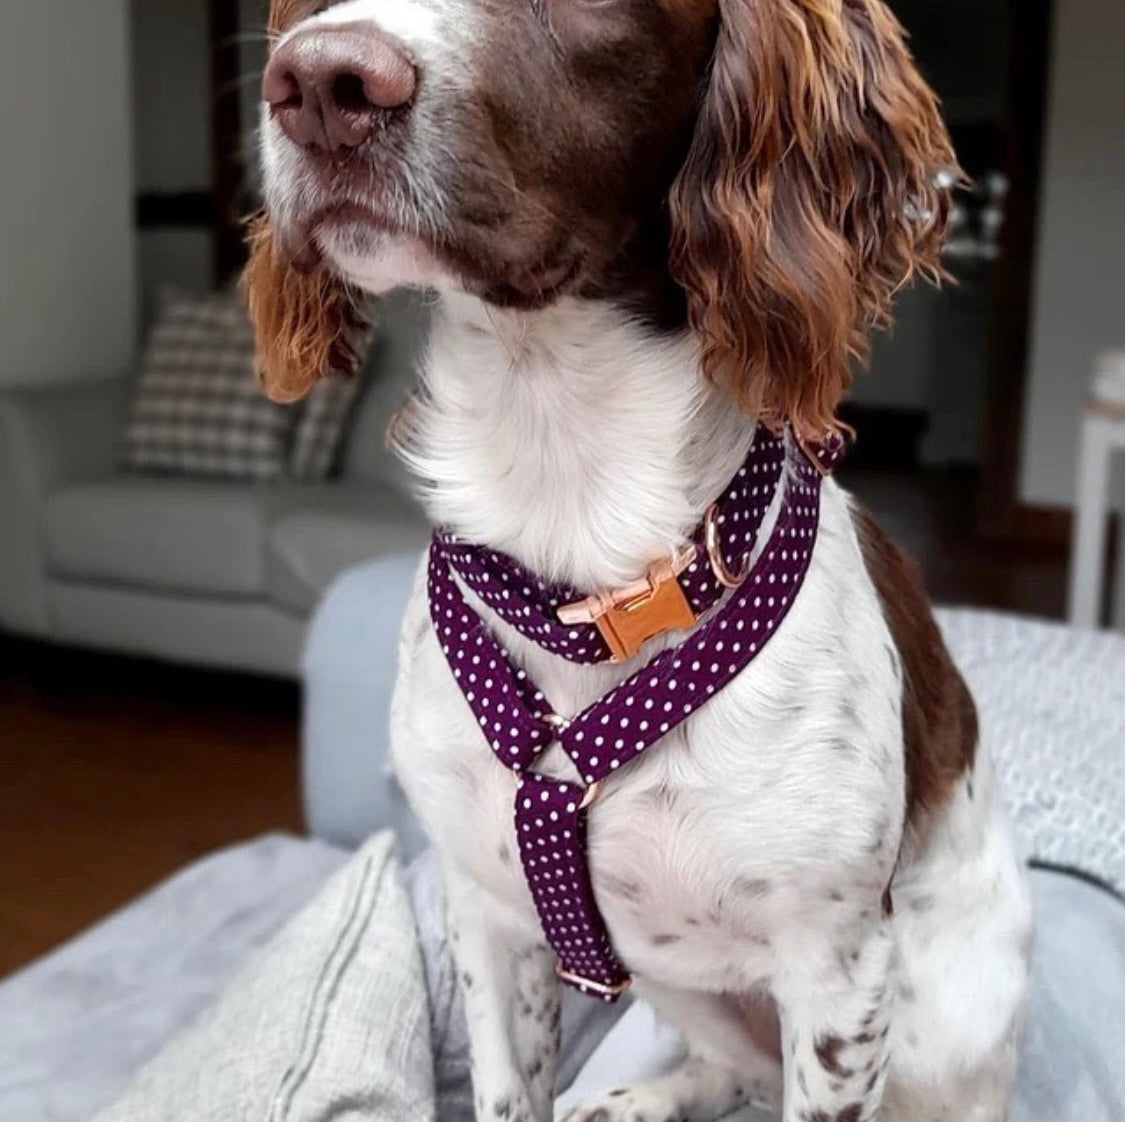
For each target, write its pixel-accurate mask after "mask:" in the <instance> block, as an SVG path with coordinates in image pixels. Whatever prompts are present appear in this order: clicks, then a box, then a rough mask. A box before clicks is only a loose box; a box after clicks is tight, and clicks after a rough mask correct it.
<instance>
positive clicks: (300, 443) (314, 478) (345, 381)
mask: <svg viewBox="0 0 1125 1122" xmlns="http://www.w3.org/2000/svg"><path fill="white" fill-rule="evenodd" d="M362 393H363V380H362V377H361V376H360V375H358V374H357V375H355V376H354V377H351V378H326V379H323V380H322V381H320V382H317V384H316V385H315V386H314V387H313V391H312V393H311V394H309V397H308V400H307V401H306V402H305V406H304V410H303V412H302V413H301V419H300V420H299V421H298V422H297V429H296V432H294V434H293V449H292V451H291V452H290V455H289V474H290V475H291V476H292V477H293V478H294V479H296V480H298V481H300V482H301V483H320V482H321V481H323V480H325V479H327V478H328V477H329V476H330V475H332V473H333V471H334V470H335V469H336V464H337V461H338V460H339V458H340V451H341V449H342V447H343V443H344V435H345V433H346V432H347V429H348V422H349V421H350V420H351V417H352V413H353V411H354V410H355V407H356V404H357V403H358V401H359V399H360V396H361V395H362Z"/></svg>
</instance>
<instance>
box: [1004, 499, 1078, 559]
mask: <svg viewBox="0 0 1125 1122" xmlns="http://www.w3.org/2000/svg"><path fill="white" fill-rule="evenodd" d="M1073 531H1074V512H1073V511H1072V510H1070V509H1069V508H1067V507H1061V506H1038V505H1035V504H1033V503H1020V504H1019V506H1017V507H1016V509H1015V515H1014V517H1013V519H1012V526H1011V530H1010V531H1009V532H1008V534H1007V535H1005V536H1006V537H1008V538H1009V539H1010V540H1011V541H1012V542H1014V543H1017V544H1020V545H1031V546H1043V547H1046V548H1050V549H1058V550H1067V549H1069V548H1070V538H1071V534H1072V533H1073Z"/></svg>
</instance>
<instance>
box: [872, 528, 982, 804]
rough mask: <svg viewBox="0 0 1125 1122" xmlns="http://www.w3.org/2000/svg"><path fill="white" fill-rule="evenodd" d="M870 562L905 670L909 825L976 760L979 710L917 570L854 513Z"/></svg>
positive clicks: (879, 531)
mask: <svg viewBox="0 0 1125 1122" xmlns="http://www.w3.org/2000/svg"><path fill="white" fill-rule="evenodd" d="M854 518H855V526H856V532H857V534H858V536H859V544H860V548H861V550H862V551H863V559H864V563H865V564H866V566H867V571H868V573H869V574H870V576H871V579H872V581H873V582H874V584H875V590H876V592H877V593H878V595H879V599H880V601H881V602H882V605H883V615H884V617H885V618H886V621H887V625H888V626H889V627H890V630H891V638H892V639H893V640H894V644H895V647H896V648H897V649H898V655H899V659H900V661H901V664H902V677H903V697H902V723H903V735H904V738H905V747H906V809H907V819H908V821H909V822H911V823H912V824H914V825H917V824H918V819H919V817H920V816H921V815H923V814H924V813H925V812H926V811H930V810H934V809H936V808H938V807H941V806H943V805H944V804H945V803H946V802H947V801H948V800H949V798H950V796H951V795H952V793H953V790H954V788H955V787H956V785H957V783H958V782H959V781H960V780H961V779H962V778H963V777H964V776H965V775H966V773H967V772H970V771H971V770H972V767H973V764H974V762H975V760H976V750H977V739H978V735H979V726H978V722H977V711H976V706H975V705H974V703H973V698H972V695H971V694H970V693H969V689H968V687H967V686H966V685H965V682H964V679H963V678H962V677H961V674H960V672H959V671H958V670H957V667H956V666H955V665H954V663H953V659H952V658H951V657H950V654H949V651H948V650H947V649H946V646H945V641H944V640H943V638H942V635H941V631H940V630H939V629H938V625H937V623H936V622H935V620H934V615H933V610H932V607H931V605H930V599H929V597H928V596H927V594H926V589H925V586H924V585H923V583H922V577H921V574H920V573H919V572H918V569H917V567H916V566H915V565H914V564H913V562H911V561H910V560H909V559H908V558H907V557H906V555H905V554H904V553H903V552H902V551H901V550H900V549H899V548H898V546H896V545H895V544H894V542H892V541H891V539H890V538H889V537H888V536H887V535H886V533H884V531H883V529H882V528H881V527H880V526H879V524H878V523H877V522H876V521H875V519H874V518H873V517H872V516H871V515H870V514H869V513H868V512H867V511H866V510H863V509H862V508H856V511H855V515H854Z"/></svg>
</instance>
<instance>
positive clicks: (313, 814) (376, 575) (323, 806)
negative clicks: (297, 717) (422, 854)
mask: <svg viewBox="0 0 1125 1122" xmlns="http://www.w3.org/2000/svg"><path fill="white" fill-rule="evenodd" d="M418 567H419V557H418V554H416V553H409V554H407V553H397V554H388V555H387V556H385V557H382V558H380V559H379V560H377V561H373V562H370V563H369V564H366V565H362V566H360V567H359V568H356V569H352V570H350V571H349V572H347V573H345V574H344V575H343V576H342V577H340V579H339V580H338V581H337V582H336V583H335V584H334V585H333V586H332V587H331V588H330V589H329V590H328V592H327V594H326V595H325V597H324V599H323V601H322V602H321V605H320V607H319V608H318V610H317V612H316V615H315V616H314V618H313V621H312V625H311V627H310V629H309V638H308V643H307V646H306V648H305V657H304V670H303V682H304V729H303V736H302V755H303V765H304V767H303V770H304V776H303V779H304V798H305V817H306V820H307V824H308V827H309V830H310V831H311V832H312V833H313V834H314V835H316V836H317V837H320V838H324V839H325V840H327V841H330V842H333V843H335V844H337V845H347V846H354V845H358V844H359V843H360V842H362V841H363V840H364V839H365V838H366V837H368V835H370V834H373V833H374V832H375V831H377V830H384V829H394V830H395V831H396V832H397V833H398V835H399V846H400V851H401V852H402V854H403V856H404V858H405V859H409V858H410V857H412V856H413V855H414V854H416V853H418V852H419V851H420V850H421V849H422V848H423V846H424V844H425V838H424V836H423V833H422V829H421V827H420V826H419V824H418V822H417V820H416V819H415V818H414V815H413V814H412V813H411V811H410V808H409V806H408V805H407V802H406V799H405V797H404V796H403V794H402V792H401V790H400V789H399V786H398V783H397V782H396V781H395V779H394V776H393V775H392V774H391V767H390V724H391V695H392V693H393V691H394V686H395V678H396V676H397V673H398V653H399V634H400V632H401V630H402V617H403V613H404V611H405V609H406V604H407V600H408V599H409V597H410V594H411V591H412V589H413V588H414V584H415V580H416V575H417V574H418Z"/></svg>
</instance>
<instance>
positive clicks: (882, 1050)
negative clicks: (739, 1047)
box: [774, 920, 895, 1122]
mask: <svg viewBox="0 0 1125 1122" xmlns="http://www.w3.org/2000/svg"><path fill="white" fill-rule="evenodd" d="M796 941H798V940H795V942H796ZM799 941H800V942H803V943H804V944H805V946H803V947H802V948H801V952H803V953H801V957H800V958H799V959H797V960H795V961H794V962H792V964H791V968H790V969H787V970H785V971H784V972H783V973H782V974H781V975H780V976H779V977H778V978H777V979H776V980H775V985H774V991H775V994H776V997H777V999H778V1004H779V1006H780V1010H781V1027H782V1041H783V1047H784V1069H785V1115H784V1122H872V1120H873V1119H874V1118H875V1117H876V1116H877V1115H878V1113H879V1107H880V1105H881V1103H882V1099H883V1088H884V1085H885V1083H886V1076H887V1061H888V1045H887V1039H888V1034H889V1027H890V1017H891V1009H892V1005H893V1001H894V992H893V991H894V978H893V971H894V961H895V954H894V941H893V936H892V933H891V925H890V922H889V921H888V920H883V921H882V922H880V923H879V924H878V925H877V926H876V927H874V928H871V929H869V930H866V931H864V932H863V933H862V934H860V935H859V936H858V937H855V938H851V939H848V938H839V937H837V938H835V939H830V940H827V939H826V940H820V939H818V940H817V941H816V942H815V943H814V945H812V946H808V937H807V934H806V936H805V938H804V939H803V940H799Z"/></svg>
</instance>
